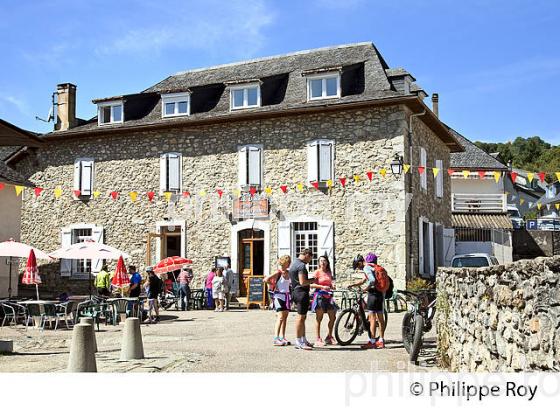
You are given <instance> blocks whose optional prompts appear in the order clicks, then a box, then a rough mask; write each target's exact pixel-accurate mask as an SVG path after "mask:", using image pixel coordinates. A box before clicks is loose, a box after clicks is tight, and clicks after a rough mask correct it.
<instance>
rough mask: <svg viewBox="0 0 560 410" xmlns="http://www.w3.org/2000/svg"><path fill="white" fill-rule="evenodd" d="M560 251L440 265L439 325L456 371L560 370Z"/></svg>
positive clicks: (445, 355)
mask: <svg viewBox="0 0 560 410" xmlns="http://www.w3.org/2000/svg"><path fill="white" fill-rule="evenodd" d="M559 274H560V257H558V256H556V257H553V258H537V259H534V260H522V261H518V262H514V263H511V264H507V265H505V266H504V265H500V266H493V267H489V268H479V269H440V271H439V272H438V279H437V287H438V302H437V303H438V304H437V309H438V310H437V318H436V319H437V320H436V323H437V331H438V350H439V355H440V359H441V365H442V366H443V367H446V368H448V369H449V370H451V371H471V372H472V371H490V372H506V371H530V370H556V371H558V370H560V275H559Z"/></svg>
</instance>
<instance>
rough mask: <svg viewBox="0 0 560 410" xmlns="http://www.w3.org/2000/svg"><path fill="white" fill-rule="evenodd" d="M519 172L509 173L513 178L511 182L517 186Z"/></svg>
mask: <svg viewBox="0 0 560 410" xmlns="http://www.w3.org/2000/svg"><path fill="white" fill-rule="evenodd" d="M517 175H518V174H517V172H514V171H511V172H510V173H509V176H510V177H511V182H513V183H514V184H515V180H516V179H517Z"/></svg>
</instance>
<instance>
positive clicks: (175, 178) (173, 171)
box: [167, 153, 181, 192]
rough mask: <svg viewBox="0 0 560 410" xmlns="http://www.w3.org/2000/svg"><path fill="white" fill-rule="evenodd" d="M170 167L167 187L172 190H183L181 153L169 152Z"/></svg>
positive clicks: (168, 164)
mask: <svg viewBox="0 0 560 410" xmlns="http://www.w3.org/2000/svg"><path fill="white" fill-rule="evenodd" d="M167 168H168V175H169V180H168V185H167V189H168V190H169V191H171V192H179V191H180V190H181V155H180V154H175V153H172V154H167Z"/></svg>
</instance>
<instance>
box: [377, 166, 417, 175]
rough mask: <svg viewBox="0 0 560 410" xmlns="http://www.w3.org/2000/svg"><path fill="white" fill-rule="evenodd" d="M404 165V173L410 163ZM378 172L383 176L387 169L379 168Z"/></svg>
mask: <svg viewBox="0 0 560 410" xmlns="http://www.w3.org/2000/svg"><path fill="white" fill-rule="evenodd" d="M407 166H408V168H407ZM404 167H405V168H404V169H405V171H404V173H405V174H406V172H407V171H408V169H409V168H410V165H404ZM379 173H380V174H381V176H382V177H384V176H385V175H386V174H387V170H386V169H385V168H381V169H380V170H379Z"/></svg>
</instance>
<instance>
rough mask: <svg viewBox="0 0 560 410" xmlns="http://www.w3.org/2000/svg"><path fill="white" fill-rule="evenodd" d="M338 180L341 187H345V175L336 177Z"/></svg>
mask: <svg viewBox="0 0 560 410" xmlns="http://www.w3.org/2000/svg"><path fill="white" fill-rule="evenodd" d="M338 180H339V181H340V185H342V188H345V187H346V178H345V177H340V178H338Z"/></svg>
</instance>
